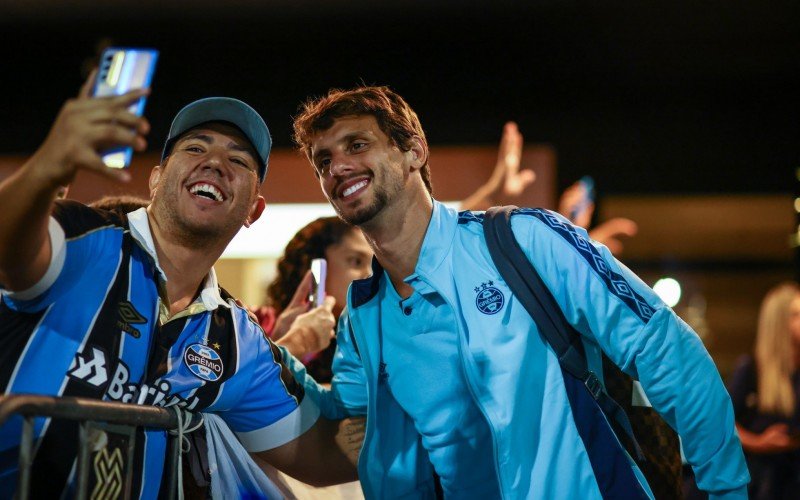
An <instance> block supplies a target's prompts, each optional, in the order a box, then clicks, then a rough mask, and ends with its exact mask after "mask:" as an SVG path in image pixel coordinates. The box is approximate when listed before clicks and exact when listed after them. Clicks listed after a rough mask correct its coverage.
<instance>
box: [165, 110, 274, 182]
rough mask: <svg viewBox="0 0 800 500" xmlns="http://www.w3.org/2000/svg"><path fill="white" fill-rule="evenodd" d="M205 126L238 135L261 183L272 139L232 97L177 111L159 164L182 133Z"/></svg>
mask: <svg viewBox="0 0 800 500" xmlns="http://www.w3.org/2000/svg"><path fill="white" fill-rule="evenodd" d="M208 122H225V123H230V124H231V125H233V126H235V127H236V128H238V129H239V130H241V131H242V133H243V134H244V136H245V137H247V139H248V140H249V141H250V144H252V146H253V149H255V150H256V153H257V155H258V158H257V160H258V162H259V166H258V180H259V181H260V182H264V176H266V175H267V165H268V164H269V151H270V149H271V148H272V137H270V135H269V128H267V124H266V123H264V119H263V118H261V115H259V114H258V112H257V111H256V110H255V109H253V108H251V107H250V106H248V105H247V104H245V103H244V102H242V101H240V100H238V99H234V98H232V97H206V98H205V99H200V100H197V101H194V102H193V103H191V104H188V105H187V106H185V107H184V108H183V109H182V110H180V111H178V114H177V115H175V119H174V120H172V126H170V128H169V135H168V136H167V141H166V143H164V151H163V152H162V153H161V162H162V163H163V162H164V160H165V159H166V158H167V156H169V154H170V152H172V146H174V145H175V142H176V141H177V140H178V139H179V138H180V137H181V136H182V135H183V134H185V133H186V132H188V131H189V130H191V129H193V128H195V127H197V126H198V125H202V124H204V123H208Z"/></svg>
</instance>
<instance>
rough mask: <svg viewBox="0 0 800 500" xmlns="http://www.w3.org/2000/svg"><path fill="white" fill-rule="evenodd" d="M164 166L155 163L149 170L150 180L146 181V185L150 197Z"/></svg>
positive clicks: (151, 197)
mask: <svg viewBox="0 0 800 500" xmlns="http://www.w3.org/2000/svg"><path fill="white" fill-rule="evenodd" d="M163 168H164V167H162V166H161V165H156V166H155V167H153V170H151V171H150V180H149V181H148V187H149V188H150V199H153V195H154V194H155V192H156V187H158V181H159V180H160V179H161V171H162V170H163Z"/></svg>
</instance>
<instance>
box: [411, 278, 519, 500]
mask: <svg viewBox="0 0 800 500" xmlns="http://www.w3.org/2000/svg"><path fill="white" fill-rule="evenodd" d="M419 278H420V280H422V281H424V282H425V283H426V284H427V285H428V286H430V287H431V288H433V289H434V290H436V293H438V294H439V296H440V297H442V298H443V299H444V301H445V303H447V305H448V307H450V309H451V310H452V311H453V314H456V309H455V308H454V307H453V304H452V303H451V302H450V299H449V298H447V297H445V295H444V294H442V293H440V292H439V290H438V289H437V288H436V287H435V286H433V284H431V282H430V281H428V280H427V279H424V278H423V277H422V276H419ZM456 329H457V332H458V342H457V344H458V357H459V358H460V359H461V369H462V370H463V372H464V379H465V380H466V381H467V389H469V393H470V395H471V396H472V401H473V402H474V403H475V406H477V407H478V409H479V410H480V411H481V414H482V415H483V418H484V420H485V421H486V424H487V425H488V426H489V432H490V433H491V435H492V456H493V457H494V473H495V475H496V476H497V486H498V487H499V488H500V498H506V495H505V488H504V487H503V478H502V475H501V474H500V458H499V452H498V449H497V448H498V444H497V432H496V431H495V428H494V425H493V424H492V421H491V419H490V418H489V416H488V415H487V414H486V409H485V408H484V407H483V405H482V404H481V403H480V401H479V400H478V396H477V394H476V391H475V387H474V385H473V382H472V379H471V378H470V374H469V370H468V367H467V361H466V359H465V357H464V348H463V346H462V342H463V340H464V332H463V331H462V329H461V324H460V322H458V321H456Z"/></svg>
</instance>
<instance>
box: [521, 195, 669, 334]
mask: <svg viewBox="0 0 800 500" xmlns="http://www.w3.org/2000/svg"><path fill="white" fill-rule="evenodd" d="M514 213H515V214H520V215H528V216H533V217H536V218H537V219H539V220H540V221H542V222H544V223H545V225H547V227H549V228H550V229H552V230H553V231H555V232H556V233H557V234H559V235H560V236H561V237H562V238H564V240H565V241H566V242H567V243H569V244H570V245H572V247H574V248H575V250H577V251H578V254H579V255H580V256H581V257H583V259H584V260H585V261H586V263H587V264H589V266H590V267H591V268H592V269H593V270H594V272H595V273H596V274H597V275H598V276H599V277H600V279H601V280H602V281H603V283H604V284H605V285H606V288H608V291H609V292H611V293H612V294H613V295H615V296H617V297H618V298H619V299H620V300H621V301H622V302H623V303H625V305H627V306H628V308H630V310H631V311H632V312H633V313H634V314H635V315H636V316H637V317H638V318H639V319H641V320H642V322H643V323H644V324H647V323H648V322H649V321H650V318H652V317H653V314H654V313H655V309H653V307H652V306H650V305H649V304H648V303H647V301H646V300H645V299H644V297H642V296H641V295H639V294H638V293H636V291H635V290H634V289H633V287H631V286H630V284H629V283H628V282H627V280H625V278H624V277H623V276H622V275H621V274H618V273H615V272H614V271H613V270H611V268H610V267H609V266H608V264H607V263H606V261H605V259H604V258H603V256H602V255H601V254H600V252H599V251H598V250H597V249H596V248H595V247H594V245H592V244H591V243H590V242H589V241H588V240H587V239H586V238H584V237H583V236H582V235H580V234H579V233H578V232H577V231H576V230H575V227H574V226H572V225H571V224H565V223H564V222H563V221H562V220H561V219H560V218H559V217H557V216H556V215H555V214H553V213H552V212H550V211H548V210H543V209H541V208H520V209H517V210H516V211H515V212H514Z"/></svg>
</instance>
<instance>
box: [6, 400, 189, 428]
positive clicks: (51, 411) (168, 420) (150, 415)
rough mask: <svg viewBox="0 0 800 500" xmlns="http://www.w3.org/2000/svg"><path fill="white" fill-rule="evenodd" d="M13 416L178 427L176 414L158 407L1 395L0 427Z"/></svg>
mask: <svg viewBox="0 0 800 500" xmlns="http://www.w3.org/2000/svg"><path fill="white" fill-rule="evenodd" d="M15 413H18V414H21V415H25V416H45V417H54V418H65V419H68V420H93V421H104V422H109V423H113V424H122V425H134V426H140V427H155V428H160V429H176V428H177V427H178V418H177V417H176V415H175V412H173V411H170V410H168V409H166V408H159V407H157V406H147V405H136V404H130V403H117V402H111V401H100V400H94V399H85V398H72V397H64V398H58V397H53V396H39V395H29V394H12V395H7V396H0V425H3V424H4V423H5V421H6V420H7V419H8V418H9V417H10V416H11V415H12V414H15Z"/></svg>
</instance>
